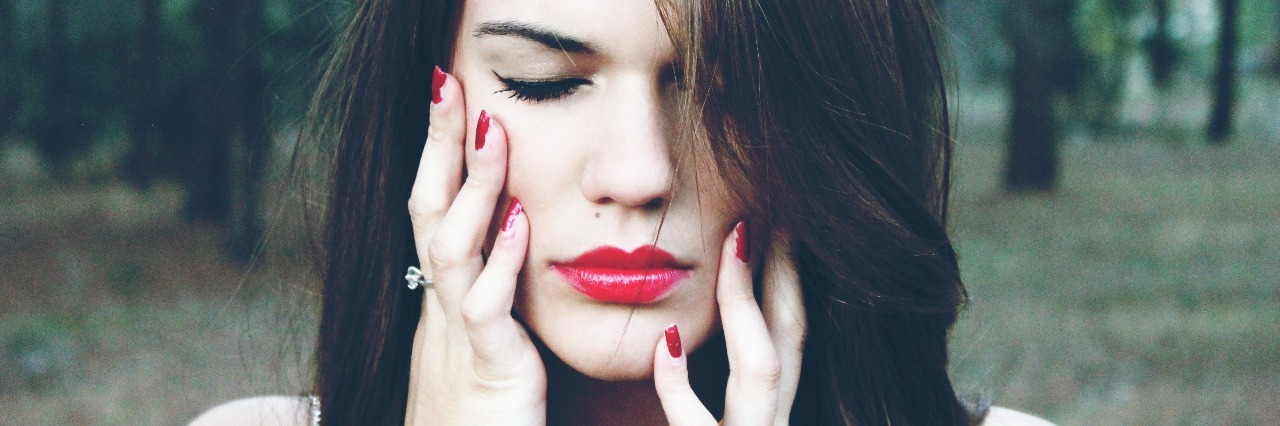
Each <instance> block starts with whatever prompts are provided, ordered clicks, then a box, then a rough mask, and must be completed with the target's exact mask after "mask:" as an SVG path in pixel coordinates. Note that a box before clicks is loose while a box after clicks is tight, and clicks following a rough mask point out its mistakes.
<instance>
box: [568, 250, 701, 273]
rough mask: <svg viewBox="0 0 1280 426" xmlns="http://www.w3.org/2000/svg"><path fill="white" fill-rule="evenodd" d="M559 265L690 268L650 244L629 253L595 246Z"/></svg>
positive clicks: (636, 268)
mask: <svg viewBox="0 0 1280 426" xmlns="http://www.w3.org/2000/svg"><path fill="white" fill-rule="evenodd" d="M561 265H562V266H567V267H571V268H599V269H618V270H648V269H691V267H690V266H689V265H686V264H683V263H681V262H679V261H677V260H676V258H675V256H672V255H671V253H667V252H666V251H665V250H663V249H660V248H657V247H655V246H652V245H646V246H640V247H637V248H636V249H635V250H632V251H631V252H629V253H628V252H627V251H626V250H623V249H620V248H617V247H613V246H601V247H596V248H594V249H592V250H590V251H588V252H586V253H583V254H581V255H578V257H577V258H574V259H573V260H571V261H568V262H565V263H563V264H561Z"/></svg>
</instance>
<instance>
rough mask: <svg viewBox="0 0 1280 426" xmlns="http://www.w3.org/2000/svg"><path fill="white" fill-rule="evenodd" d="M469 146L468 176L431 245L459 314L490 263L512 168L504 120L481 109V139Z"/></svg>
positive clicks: (449, 307) (450, 310)
mask: <svg viewBox="0 0 1280 426" xmlns="http://www.w3.org/2000/svg"><path fill="white" fill-rule="evenodd" d="M467 151H468V154H467V157H468V158H467V179H466V181H465V182H463V184H462V188H461V189H460V190H459V191H458V194H457V196H456V197H454V199H453V204H452V205H450V206H449V211H448V213H446V214H445V216H444V219H443V220H441V221H440V226H439V228H438V229H437V230H436V233H435V236H433V237H432V239H431V243H430V245H429V247H428V249H427V254H428V257H429V258H430V261H431V267H432V269H433V270H434V272H435V277H436V286H435V287H436V291H437V293H438V294H439V295H440V303H441V305H442V306H443V308H444V310H445V313H446V315H450V314H456V313H457V311H458V306H459V304H461V303H462V298H463V296H464V295H466V293H467V291H468V290H470V288H471V285H472V284H473V283H474V282H475V279H476V277H477V276H478V275H479V274H480V270H481V269H482V268H483V267H484V261H483V260H482V259H481V256H480V249H481V248H482V247H483V245H484V241H485V236H486V234H487V232H488V229H489V224H490V222H491V221H492V219H493V216H494V215H493V211H494V207H495V205H496V204H497V203H498V198H499V196H500V195H501V194H502V188H503V185H504V184H505V182H506V173H507V167H506V163H507V143H506V137H505V134H504V133H503V130H502V126H501V125H500V124H499V123H498V120H496V119H492V118H491V117H490V116H489V114H488V113H486V112H484V111H481V112H480V118H479V119H478V120H477V121H476V136H475V142H474V143H472V144H470V146H468V147H467ZM450 317H452V316H451V315H450Z"/></svg>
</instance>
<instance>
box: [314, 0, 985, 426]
mask: <svg viewBox="0 0 1280 426" xmlns="http://www.w3.org/2000/svg"><path fill="white" fill-rule="evenodd" d="M459 3H460V2H457V1H447V0H440V1H424V0H364V1H358V2H356V5H355V7H354V10H353V12H352V17H351V20H350V21H349V24H348V26H347V28H346V29H345V31H344V32H343V34H342V35H341V37H340V38H339V40H338V43H337V46H338V47H337V48H336V50H335V52H334V56H333V58H332V61H331V63H330V65H329V67H328V68H327V69H326V71H325V76H324V79H323V82H322V83H321V88H320V90H319V91H318V92H317V94H316V97H315V99H314V100H313V108H312V111H311V113H312V117H311V129H310V130H309V131H307V132H306V134H305V136H304V137H303V141H302V142H303V143H304V144H308V145H312V146H313V147H320V148H319V150H320V151H323V152H326V153H328V154H329V155H331V157H327V158H326V163H325V164H327V165H328V166H329V167H331V170H332V172H331V173H330V174H329V175H328V176H329V179H330V180H329V182H328V185H329V193H328V197H329V199H328V200H324V201H322V202H321V203H319V204H321V205H323V208H324V211H323V213H322V216H321V217H323V218H324V220H325V224H324V226H323V228H322V229H323V233H324V234H323V238H322V241H323V246H324V247H323V248H324V251H323V252H322V256H323V258H322V259H321V262H320V263H321V267H322V271H321V272H322V276H323V283H324V284H323V290H322V293H323V294H322V301H321V321H320V329H319V336H318V344H317V349H316V367H317V370H316V376H315V392H316V394H317V396H319V397H320V399H321V400H322V401H323V403H324V416H323V418H324V421H325V422H326V423H330V424H361V425H366V424H401V423H402V422H403V421H404V413H405V405H406V399H407V393H408V378H409V359H410V356H411V353H412V350H411V347H412V340H413V336H414V331H415V328H416V326H417V323H418V319H419V315H420V313H421V297H420V296H419V295H417V294H414V293H409V292H406V291H404V289H403V288H401V287H400V286H399V285H398V282H399V280H400V278H399V277H400V275H402V274H403V268H404V266H405V265H409V264H414V263H417V259H416V254H415V252H414V245H413V241H412V233H411V232H410V231H409V230H410V229H411V228H410V222H409V216H408V211H407V202H408V197H409V191H410V186H411V185H412V182H413V176H414V172H415V170H416V167H417V164H418V157H419V156H420V153H421V152H422V146H423V143H424V140H425V137H426V126H427V122H428V117H427V113H428V111H429V107H428V106H429V102H430V96H431V95H430V87H429V86H428V85H429V84H430V79H431V77H430V76H431V69H432V66H433V65H442V67H447V65H448V63H447V60H448V58H449V56H450V54H451V52H452V46H453V41H454V40H453V38H454V37H455V35H456V33H457V28H456V25H457V21H458V17H459V16H458V15H459V13H460V7H459V6H458V5H459ZM659 7H660V9H661V10H663V11H664V13H663V16H664V20H666V21H667V24H668V27H669V28H670V29H671V33H672V36H673V39H674V40H675V41H676V45H677V49H678V50H679V52H678V53H679V57H680V58H682V61H681V64H680V70H677V71H678V73H679V75H681V76H682V77H683V78H682V80H683V81H684V83H685V87H686V89H687V90H685V91H684V92H683V93H685V95H686V96H685V98H684V99H683V100H682V101H681V102H680V103H679V105H678V106H677V107H680V108H685V109H688V110H689V111H690V112H691V113H690V114H685V115H683V116H685V117H688V118H689V122H687V123H683V124H684V125H683V126H682V128H685V129H690V128H698V129H700V130H699V132H700V133H701V134H703V136H705V137H704V138H703V139H704V140H706V141H707V142H708V143H709V145H708V148H709V150H708V152H709V153H710V154H711V155H712V156H713V157H714V161H715V164H716V165H717V166H718V169H719V170H720V171H721V174H722V175H723V176H724V178H725V179H726V181H728V182H729V183H730V187H732V188H741V189H743V190H744V191H745V193H746V194H748V197H749V198H750V199H751V200H752V201H753V202H751V203H747V204H746V205H747V206H753V207H752V208H751V210H749V211H748V212H747V214H748V220H749V221H751V223H752V224H753V228H754V229H758V230H760V231H761V232H769V231H774V230H783V231H784V232H786V233H787V234H788V237H789V238H790V239H791V240H792V246H793V250H794V252H793V258H794V261H795V264H796V267H797V269H798V272H799V276H800V279H801V282H802V288H803V293H804V299H805V306H806V310H807V316H808V324H809V332H808V339H807V340H806V343H805V348H804V365H803V370H802V373H801V380H800V390H799V392H798V394H797V396H796V402H795V405H794V408H793V410H792V421H793V422H794V423H797V424H851V425H871V424H894V425H913V424H971V423H974V422H975V421H976V419H978V418H980V417H981V415H980V414H981V413H980V412H979V413H977V415H975V414H972V413H970V412H967V411H966V410H965V409H964V407H963V405H962V404H961V402H960V401H959V399H958V398H957V397H956V395H955V392H954V390H953V387H952V384H951V381H950V379H949V377H948V375H947V370H946V365H947V334H948V331H949V329H950V327H951V325H952V324H953V323H954V322H955V320H956V316H957V312H958V310H959V309H960V307H961V306H962V304H963V302H964V300H965V292H964V288H963V284H962V283H961V281H960V276H959V270H958V267H957V262H956V256H955V253H954V250H953V248H952V245H951V243H950V241H949V239H948V237H947V234H946V229H945V223H946V209H947V187H948V175H949V167H950V166H949V164H950V155H951V138H950V133H949V123H948V116H947V109H946V96H945V91H944V88H943V82H942V77H941V75H942V74H941V71H940V66H939V63H938V58H937V49H936V47H935V44H934V38H933V34H932V30H931V28H930V26H931V25H930V24H931V22H930V20H929V19H930V16H931V10H930V4H929V2H928V1H927V0H895V1H875V0H836V1H833V0H753V1H749V2H740V1H730V0H710V1H696V2H690V3H689V4H660V5H659ZM326 201H327V202H326ZM767 240H768V239H767V238H753V243H758V242H761V241H767ZM752 251H753V252H759V250H754V249H753V250H752ZM979 411H981V410H979Z"/></svg>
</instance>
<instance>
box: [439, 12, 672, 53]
mask: <svg viewBox="0 0 1280 426" xmlns="http://www.w3.org/2000/svg"><path fill="white" fill-rule="evenodd" d="M491 22H516V23H522V24H528V25H533V26H536V27H539V28H544V29H547V30H551V31H554V32H555V33H557V34H561V35H564V36H568V37H571V38H573V39H577V40H582V41H586V42H588V43H590V44H591V45H592V46H595V47H598V48H599V50H600V52H599V53H600V54H602V55H606V56H630V55H634V54H636V53H641V52H644V53H658V52H670V51H671V48H672V46H671V39H670V37H669V36H668V34H667V30H666V26H665V25H664V24H663V22H662V18H661V16H660V15H659V14H658V9H657V6H656V3H655V2H654V0H466V1H465V6H464V9H463V14H462V22H461V24H462V25H461V26H460V28H459V31H460V33H459V37H462V38H475V37H476V29H477V28H479V27H480V26H481V25H484V24H486V23H491ZM459 41H460V43H459V44H460V45H465V44H468V41H466V40H459ZM663 56H666V55H663Z"/></svg>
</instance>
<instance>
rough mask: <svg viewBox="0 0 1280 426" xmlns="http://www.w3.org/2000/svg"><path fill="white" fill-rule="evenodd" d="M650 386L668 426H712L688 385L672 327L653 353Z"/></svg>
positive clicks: (685, 365) (685, 363)
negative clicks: (655, 394)
mask: <svg viewBox="0 0 1280 426" xmlns="http://www.w3.org/2000/svg"><path fill="white" fill-rule="evenodd" d="M653 384H654V387H656V388H657V390H658V400H659V401H660V402H661V403H662V411H663V412H664V413H666V415H667V423H670V424H671V425H672V426H685V425H714V424H716V418H715V417H714V416H712V415H711V412H709V411H707V407H706V406H704V405H702V401H700V400H698V395H697V394H695V393H693V388H692V387H690V386H689V362H688V358H686V357H685V356H684V349H683V347H682V344H681V342H680V329H679V328H677V327H676V325H675V324H672V325H670V326H668V327H667V330H666V333H664V335H663V338H662V339H660V340H658V346H657V348H655V349H654V352H653Z"/></svg>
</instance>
